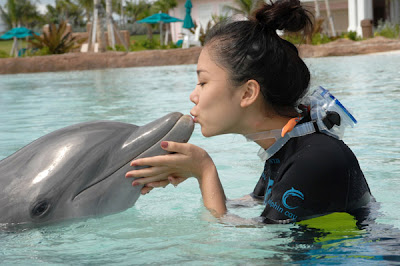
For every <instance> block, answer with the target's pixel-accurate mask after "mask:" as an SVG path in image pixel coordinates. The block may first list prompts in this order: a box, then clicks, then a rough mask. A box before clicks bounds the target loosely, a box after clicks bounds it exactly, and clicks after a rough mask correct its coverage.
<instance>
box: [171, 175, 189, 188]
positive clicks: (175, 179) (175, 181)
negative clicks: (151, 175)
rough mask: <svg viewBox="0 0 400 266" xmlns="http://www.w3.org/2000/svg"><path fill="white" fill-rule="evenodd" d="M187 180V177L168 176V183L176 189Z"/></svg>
mask: <svg viewBox="0 0 400 266" xmlns="http://www.w3.org/2000/svg"><path fill="white" fill-rule="evenodd" d="M186 179H187V178H186V177H174V176H168V181H169V183H171V184H172V185H174V186H175V187H176V186H177V185H179V184H180V183H182V182H183V181H185V180H186Z"/></svg>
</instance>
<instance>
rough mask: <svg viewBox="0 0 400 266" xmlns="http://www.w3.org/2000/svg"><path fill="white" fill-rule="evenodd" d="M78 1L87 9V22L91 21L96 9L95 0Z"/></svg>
mask: <svg viewBox="0 0 400 266" xmlns="http://www.w3.org/2000/svg"><path fill="white" fill-rule="evenodd" d="M77 3H78V5H79V6H80V7H82V8H83V9H84V10H85V17H86V22H88V21H90V20H91V19H92V14H93V9H94V2H93V0H77Z"/></svg>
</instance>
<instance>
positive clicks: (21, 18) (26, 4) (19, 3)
mask: <svg viewBox="0 0 400 266" xmlns="http://www.w3.org/2000/svg"><path fill="white" fill-rule="evenodd" d="M0 13H1V17H2V19H3V21H4V22H5V23H6V24H7V27H8V29H11V28H15V27H21V26H25V27H28V28H31V27H33V26H35V25H36V23H38V22H39V21H40V15H39V13H38V12H37V11H36V5H35V4H34V3H31V1H30V0H7V3H6V5H5V9H3V8H2V7H1V6H0ZM13 54H15V56H17V54H18V40H17V38H16V37H14V38H13V46H12V48H11V52H10V56H12V55H13Z"/></svg>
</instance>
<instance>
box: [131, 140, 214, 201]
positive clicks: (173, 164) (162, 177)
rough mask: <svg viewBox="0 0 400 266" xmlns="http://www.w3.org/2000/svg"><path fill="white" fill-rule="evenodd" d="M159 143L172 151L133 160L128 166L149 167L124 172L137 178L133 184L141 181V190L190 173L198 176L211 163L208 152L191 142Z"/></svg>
mask: <svg viewBox="0 0 400 266" xmlns="http://www.w3.org/2000/svg"><path fill="white" fill-rule="evenodd" d="M161 147H162V148H163V149H164V150H166V151H169V152H173V153H172V154H167V155H161V156H155V157H149V158H141V159H137V160H134V161H132V162H131V166H135V167H140V166H150V167H149V168H143V169H139V170H133V171H129V172H128V173H126V177H136V178H138V179H136V180H135V181H133V183H132V185H133V186H138V185H143V186H144V187H143V188H142V191H141V193H142V194H146V193H148V192H149V191H150V190H152V189H153V188H155V187H165V186H167V185H168V184H169V183H171V184H173V185H175V186H176V185H178V184H180V183H181V182H183V181H185V180H186V179H187V178H189V177H196V178H197V179H198V178H201V176H202V175H203V173H204V171H205V169H206V168H207V167H213V166H214V163H213V162H212V159H211V158H210V156H209V155H208V153H207V152H206V151H205V150H203V149H202V148H200V147H198V146H195V145H193V144H189V143H178V142H172V141H170V142H167V141H163V142H161Z"/></svg>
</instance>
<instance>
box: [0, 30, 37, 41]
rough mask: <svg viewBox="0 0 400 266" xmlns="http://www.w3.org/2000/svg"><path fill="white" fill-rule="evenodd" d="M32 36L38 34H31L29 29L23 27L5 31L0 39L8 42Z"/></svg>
mask: <svg viewBox="0 0 400 266" xmlns="http://www.w3.org/2000/svg"><path fill="white" fill-rule="evenodd" d="M33 34H36V35H39V34H38V33H36V32H33V31H32V30H30V29H27V28H24V27H19V28H13V29H11V30H9V31H7V32H6V33H4V34H3V35H1V36H0V39H2V40H9V39H12V38H14V37H16V38H18V39H20V38H25V37H28V36H33Z"/></svg>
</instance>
